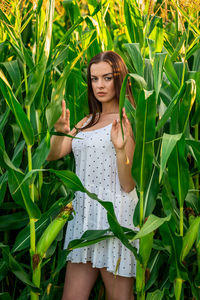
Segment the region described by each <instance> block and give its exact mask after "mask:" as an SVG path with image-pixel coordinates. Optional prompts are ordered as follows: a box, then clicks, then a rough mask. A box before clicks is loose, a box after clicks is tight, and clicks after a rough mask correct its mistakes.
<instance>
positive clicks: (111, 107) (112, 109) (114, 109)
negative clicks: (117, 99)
mask: <svg viewBox="0 0 200 300" xmlns="http://www.w3.org/2000/svg"><path fill="white" fill-rule="evenodd" d="M101 113H102V114H117V113H119V104H118V103H116V104H115V103H102V112H101Z"/></svg>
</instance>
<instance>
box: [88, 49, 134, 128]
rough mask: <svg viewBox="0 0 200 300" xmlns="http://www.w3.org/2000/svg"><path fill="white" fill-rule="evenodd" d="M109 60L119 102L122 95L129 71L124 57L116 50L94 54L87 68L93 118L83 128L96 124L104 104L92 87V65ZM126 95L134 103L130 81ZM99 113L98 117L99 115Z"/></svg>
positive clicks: (89, 98) (90, 109)
mask: <svg viewBox="0 0 200 300" xmlns="http://www.w3.org/2000/svg"><path fill="white" fill-rule="evenodd" d="M102 61H104V62H107V63H109V65H110V66H111V67H112V70H113V77H114V87H115V92H116V99H117V101H118V103H119V97H120V90H121V86H122V82H123V80H124V77H125V76H126V74H127V73H128V70H127V67H126V65H125V62H124V60H123V59H122V57H121V56H120V55H119V54H117V53H116V52H114V51H105V52H101V53H99V54H97V55H96V56H94V57H93V58H92V59H91V61H90V62H89V64H88V69H87V82H88V105H89V112H90V114H92V118H91V120H90V122H89V123H88V124H87V125H86V126H84V127H82V129H86V128H89V127H91V126H93V125H94V124H96V123H97V122H98V120H99V118H100V114H98V113H101V112H102V104H101V102H99V101H98V100H97V99H96V97H95V96H94V93H93V89H92V82H91V72H90V70H91V65H92V64H97V63H99V62H102ZM126 95H127V98H128V99H129V101H130V102H131V103H132V104H133V105H134V99H133V96H132V92H131V86H130V82H129V81H128V84H127V87H126ZM97 114H98V117H97Z"/></svg>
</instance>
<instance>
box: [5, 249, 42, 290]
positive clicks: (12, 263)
mask: <svg viewBox="0 0 200 300" xmlns="http://www.w3.org/2000/svg"><path fill="white" fill-rule="evenodd" d="M0 248H1V250H2V254H3V257H4V259H5V261H6V264H7V267H8V268H9V270H10V271H11V272H12V273H13V274H15V276H16V277H17V278H18V279H19V280H21V281H22V282H23V283H25V284H27V285H28V286H29V287H30V288H31V289H33V290H34V291H37V292H38V291H40V289H39V288H37V287H36V286H35V285H34V284H33V282H32V281H31V280H30V277H29V275H28V274H27V273H26V272H25V270H24V269H23V268H22V266H21V264H20V263H19V262H17V260H16V259H15V258H14V257H13V256H12V255H11V253H10V250H9V247H8V246H6V245H4V244H2V243H0Z"/></svg>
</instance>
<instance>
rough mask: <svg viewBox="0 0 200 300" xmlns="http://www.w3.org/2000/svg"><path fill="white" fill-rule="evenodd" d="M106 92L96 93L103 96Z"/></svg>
mask: <svg viewBox="0 0 200 300" xmlns="http://www.w3.org/2000/svg"><path fill="white" fill-rule="evenodd" d="M105 94H106V93H97V95H98V96H104V95H105Z"/></svg>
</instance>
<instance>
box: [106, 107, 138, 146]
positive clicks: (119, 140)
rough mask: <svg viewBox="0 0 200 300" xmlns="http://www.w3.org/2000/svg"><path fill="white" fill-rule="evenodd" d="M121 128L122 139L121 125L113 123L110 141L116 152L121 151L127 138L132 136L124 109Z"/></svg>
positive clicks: (117, 122)
mask: <svg viewBox="0 0 200 300" xmlns="http://www.w3.org/2000/svg"><path fill="white" fill-rule="evenodd" d="M122 116H123V119H122V126H123V131H124V139H123V137H122V131H121V125H120V122H119V121H117V120H114V121H113V124H112V129H111V140H112V143H113V145H114V147H115V149H116V150H121V149H123V148H124V147H125V145H126V142H127V140H128V137H129V136H130V137H132V136H133V132H132V128H131V124H130V122H129V120H128V118H127V115H126V113H125V108H123V109H122Z"/></svg>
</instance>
